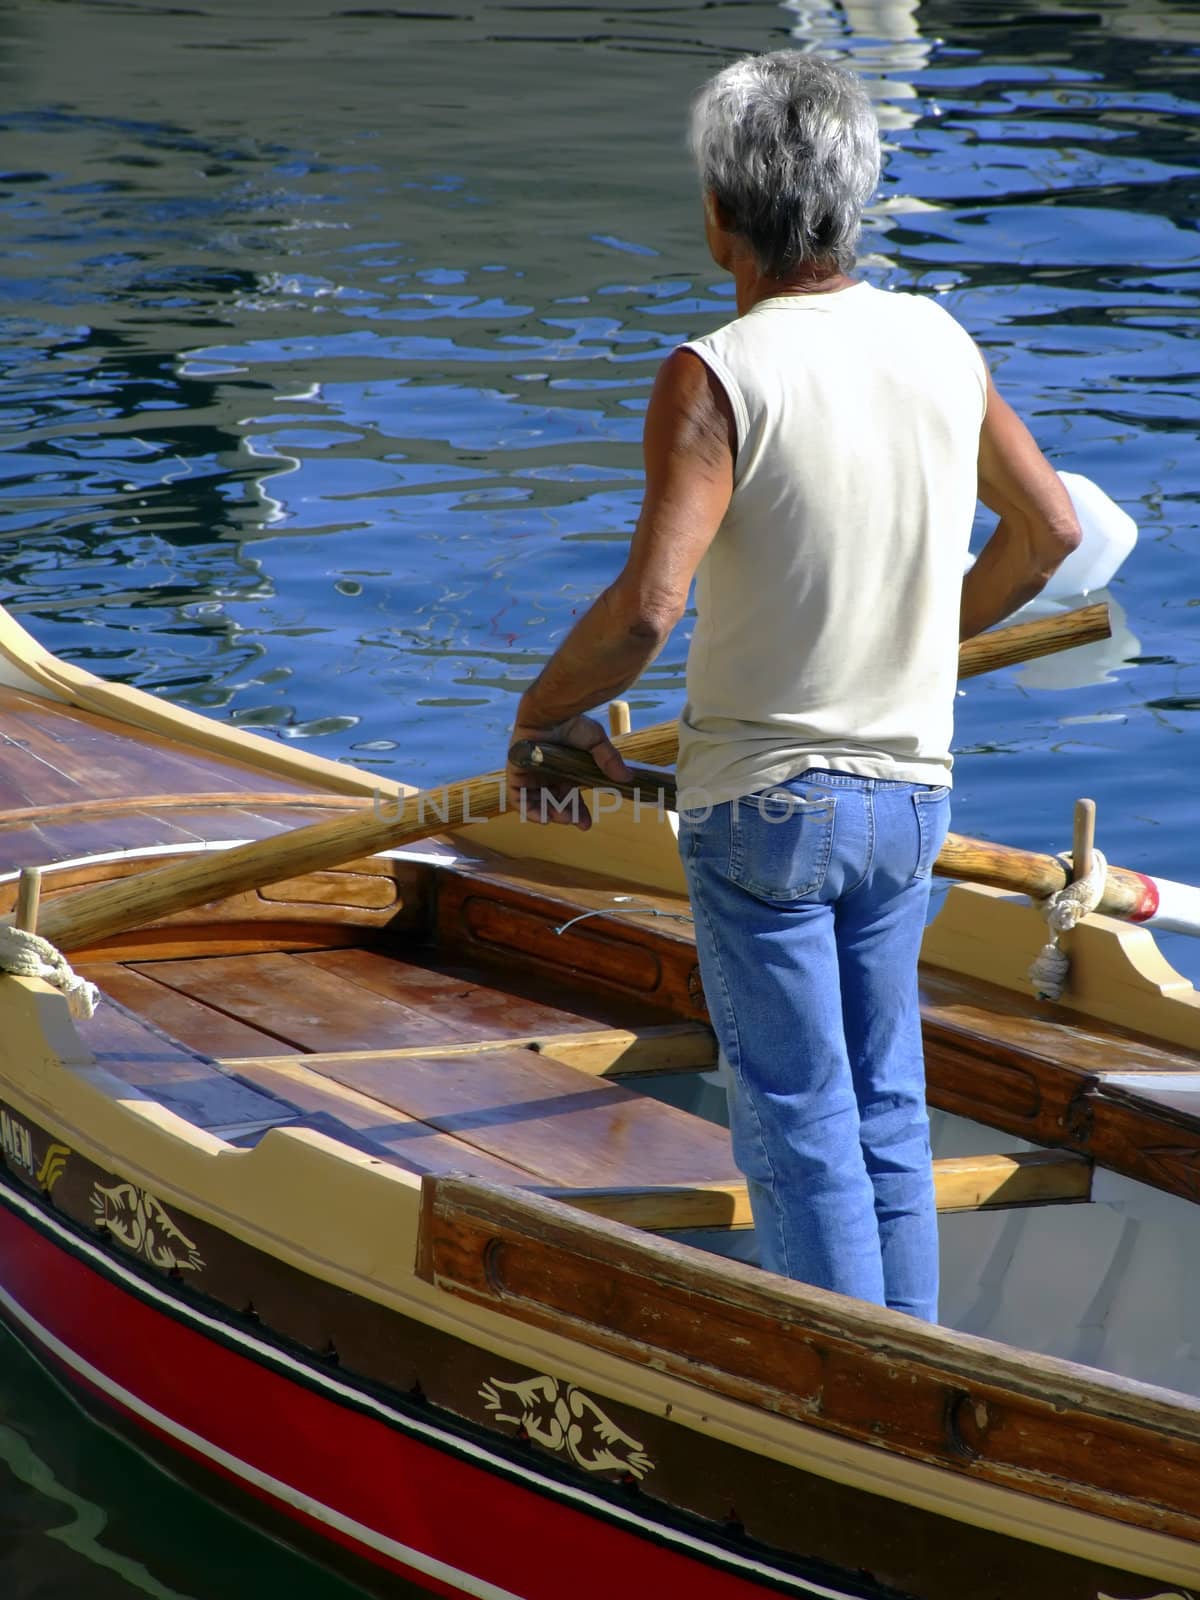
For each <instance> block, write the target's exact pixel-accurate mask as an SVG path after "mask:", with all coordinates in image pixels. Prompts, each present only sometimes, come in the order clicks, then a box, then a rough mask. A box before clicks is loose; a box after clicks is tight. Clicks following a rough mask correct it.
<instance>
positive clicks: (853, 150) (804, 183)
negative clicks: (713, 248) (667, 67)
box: [690, 50, 879, 278]
mask: <svg viewBox="0 0 1200 1600" xmlns="http://www.w3.org/2000/svg"><path fill="white" fill-rule="evenodd" d="M690 143H691V148H692V154H693V156H694V157H695V160H696V165H697V167H698V168H699V169H700V181H701V183H702V184H703V185H704V188H705V189H706V190H711V191H712V193H713V194H714V195H715V196H716V198H717V199H718V200H719V201H720V203H721V205H722V206H723V208H724V209H725V211H726V212H728V214H729V217H730V219H731V221H732V227H733V231H734V232H735V233H738V234H740V235H741V236H742V237H743V238H744V239H745V240H746V242H747V244H748V245H749V246H750V249H751V251H752V252H753V254H754V258H755V261H756V262H757V263H758V266H759V269H760V271H762V272H763V273H765V274H766V275H767V276H769V277H772V278H782V277H785V276H786V275H787V274H788V273H789V272H791V271H794V270H795V268H796V267H798V266H799V265H801V264H802V263H803V262H818V261H833V262H834V263H835V264H836V265H837V267H838V269H839V270H840V271H842V272H848V271H849V269H850V268H851V267H852V266H853V265H854V253H855V248H856V246H857V244H858V233H859V228H860V226H861V224H862V212H863V207H864V206H865V205H866V203H867V201H868V200H869V199H870V198H871V196H872V195H873V194H874V192H875V186H876V184H877V183H878V182H879V126H878V124H877V123H876V121H875V113H874V111H873V110H872V109H871V102H870V99H869V98H868V96H867V92H866V90H865V89H864V88H863V86H862V83H861V82H860V81H859V79H858V78H857V77H856V76H855V74H854V73H852V72H850V71H849V70H848V69H847V68H845V67H840V66H838V65H837V64H836V63H835V62H833V61H829V60H827V59H826V58H825V57H823V56H816V55H809V54H807V53H806V52H804V51H802V50H777V51H775V52H773V53H772V54H771V55H761V56H744V57H743V58H742V59H741V60H740V61H735V62H733V63H732V65H730V66H728V67H726V68H725V69H724V71H722V72H718V73H717V75H716V77H715V78H711V79H710V80H709V82H708V83H706V84H705V85H704V87H703V89H701V91H700V93H699V94H698V95H697V96H696V100H695V103H694V105H693V107H692V124H691V137H690Z"/></svg>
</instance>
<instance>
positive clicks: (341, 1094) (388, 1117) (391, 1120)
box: [239, 1057, 531, 1184]
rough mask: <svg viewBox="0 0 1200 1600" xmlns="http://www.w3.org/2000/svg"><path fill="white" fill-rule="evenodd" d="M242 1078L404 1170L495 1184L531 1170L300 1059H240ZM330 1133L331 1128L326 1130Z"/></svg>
mask: <svg viewBox="0 0 1200 1600" xmlns="http://www.w3.org/2000/svg"><path fill="white" fill-rule="evenodd" d="M239 1073H240V1075H241V1076H243V1077H246V1078H248V1079H249V1080H250V1082H251V1083H254V1084H256V1085H257V1086H258V1087H259V1088H261V1089H265V1090H269V1091H270V1093H271V1094H273V1095H276V1096H278V1097H279V1098H280V1099H281V1100H284V1101H286V1102H288V1103H289V1104H290V1105H292V1106H294V1107H296V1109H297V1110H299V1111H303V1112H306V1113H318V1114H322V1115H324V1116H327V1117H328V1118H329V1119H330V1120H331V1122H332V1123H334V1124H335V1126H336V1128H337V1129H344V1130H345V1132H344V1135H339V1136H344V1137H345V1138H346V1140H347V1142H348V1143H350V1144H353V1145H354V1146H355V1147H356V1148H358V1149H362V1150H368V1151H369V1152H370V1153H371V1154H373V1155H378V1156H379V1157H380V1158H381V1159H386V1160H387V1161H390V1162H391V1163H392V1164H394V1165H396V1166H401V1167H404V1168H405V1169H406V1170H407V1171H409V1172H418V1173H427V1172H433V1173H443V1172H459V1173H470V1174H471V1175H472V1176H476V1177H481V1178H489V1179H492V1180H495V1181H498V1182H504V1183H516V1184H528V1183H529V1182H530V1181H531V1177H530V1174H529V1173H527V1172H525V1171H524V1170H523V1169H522V1168H520V1167H517V1166H514V1165H513V1164H512V1163H510V1162H507V1161H502V1160H500V1159H498V1158H497V1157H495V1156H490V1155H488V1154H487V1153H486V1152H485V1151H482V1150H478V1149H475V1148H473V1147H472V1146H470V1145H466V1144H463V1143H462V1141H461V1140H459V1139H455V1138H453V1137H452V1136H450V1135H448V1134H444V1133H439V1132H438V1131H437V1129H436V1128H432V1127H430V1126H429V1124H428V1123H425V1122H421V1121H420V1120H419V1119H418V1118H416V1117H409V1116H406V1115H405V1114H404V1112H402V1111H397V1110H396V1108H395V1107H394V1106H389V1105H386V1104H385V1103H384V1102H383V1101H382V1100H376V1099H374V1098H373V1097H372V1096H371V1095H367V1094H362V1093H361V1092H359V1091H357V1090H354V1089H349V1088H347V1087H345V1086H344V1085H342V1084H338V1083H332V1082H330V1080H329V1079H328V1078H327V1077H323V1076H322V1075H321V1074H320V1073H319V1072H314V1071H313V1070H312V1069H311V1068H309V1067H307V1066H306V1065H305V1064H304V1058H303V1057H301V1058H299V1059H291V1058H288V1059H285V1060H281V1061H269V1060H259V1061H251V1062H245V1063H243V1064H242V1065H241V1066H240V1067H239ZM330 1131H331V1132H332V1131H334V1130H333V1129H331V1130H330Z"/></svg>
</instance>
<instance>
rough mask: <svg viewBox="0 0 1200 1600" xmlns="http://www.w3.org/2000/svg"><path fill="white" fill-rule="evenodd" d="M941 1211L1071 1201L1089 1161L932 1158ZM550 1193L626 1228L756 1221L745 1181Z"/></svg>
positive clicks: (1083, 1191)
mask: <svg viewBox="0 0 1200 1600" xmlns="http://www.w3.org/2000/svg"><path fill="white" fill-rule="evenodd" d="M933 1180H934V1188H935V1191H936V1194H937V1208H938V1210H939V1211H994V1210H1001V1209H1005V1208H1008V1207H1012V1206H1029V1205H1072V1204H1077V1203H1078V1202H1080V1201H1084V1200H1087V1199H1088V1198H1089V1196H1090V1194H1091V1186H1092V1163H1091V1162H1090V1161H1087V1160H1085V1159H1084V1157H1082V1156H1076V1155H1072V1154H1070V1153H1068V1152H1063V1151H1052V1150H1031V1151H1025V1152H1022V1153H1021V1154H1019V1155H1011V1156H957V1157H953V1158H950V1159H947V1160H941V1161H935V1162H934V1163H933ZM553 1198H554V1199H556V1200H562V1201H564V1202H565V1203H566V1204H567V1205H572V1206H578V1207H579V1208H580V1210H582V1211H590V1212H592V1213H594V1214H595V1215H596V1216H600V1217H608V1218H609V1219H610V1220H611V1221H613V1222H623V1223H625V1224H626V1226H627V1227H631V1228H647V1229H649V1230H651V1231H652V1232H655V1231H657V1232H666V1231H672V1230H677V1229H684V1228H750V1227H753V1226H754V1218H753V1215H752V1214H751V1210H750V1197H749V1194H748V1193H747V1190H746V1185H745V1184H744V1183H723V1184H697V1185H694V1186H692V1187H688V1188H670V1187H668V1186H666V1185H662V1184H654V1185H652V1186H647V1187H643V1188H635V1187H629V1188H623V1189H617V1188H609V1189H591V1190H587V1191H583V1190H567V1189H561V1190H558V1191H557V1192H555V1193H554V1195H553Z"/></svg>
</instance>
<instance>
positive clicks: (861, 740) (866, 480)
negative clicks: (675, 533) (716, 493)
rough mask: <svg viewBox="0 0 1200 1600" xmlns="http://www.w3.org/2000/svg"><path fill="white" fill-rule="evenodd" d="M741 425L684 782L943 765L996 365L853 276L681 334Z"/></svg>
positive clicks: (689, 709) (919, 308) (682, 750)
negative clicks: (830, 288) (983, 433)
mask: <svg viewBox="0 0 1200 1600" xmlns="http://www.w3.org/2000/svg"><path fill="white" fill-rule="evenodd" d="M684 348H685V349H688V350H692V351H694V352H695V354H696V355H698V356H699V357H700V358H701V359H702V360H703V361H704V362H705V363H706V364H707V365H708V366H709V367H710V368H711V369H712V371H713V372H714V373H715V375H716V376H717V378H718V379H719V380H720V382H721V384H722V386H723V388H724V389H725V392H726V393H727V395H728V396H729V401H730V404H731V406H732V408H733V415H734V419H735V422H736V425H737V458H736V461H735V465H734V490H733V498H732V500H731V502H730V505H729V509H728V511H727V512H726V514H725V518H724V521H723V522H722V523H721V526H720V528H719V530H718V531H717V534H716V537H715V538H714V540H713V542H712V544H711V545H710V547H709V549H708V551H707V553H706V554H705V556H704V559H703V561H702V562H701V563H700V567H699V569H698V571H697V574H696V611H697V621H696V627H695V632H694V634H693V636H692V642H691V648H690V650H689V652H688V665H687V704H686V705H685V707H684V710H683V715H682V719H681V723H680V737H679V764H678V778H679V784H680V788H681V791H686V792H685V793H682V794H681V803H682V804H683V805H684V806H699V805H704V804H711V805H716V804H719V803H720V802H722V801H725V800H733V799H736V798H737V797H738V796H740V795H747V794H754V793H756V792H757V791H758V790H760V789H765V788H768V787H770V786H771V785H772V784H776V783H781V782H784V781H786V780H787V779H788V778H791V777H794V776H795V775H796V774H797V773H799V772H802V771H804V770H805V769H806V768H809V767H822V768H832V769H835V770H837V771H840V772H849V773H853V774H856V775H859V776H863V777H875V778H897V779H901V780H904V781H907V782H913V783H928V784H943V783H949V781H950V777H949V774H950V767H951V756H950V739H951V733H952V726H953V709H954V692H955V685H956V682H957V661H958V613H959V597H960V593H961V588H962V576H963V567H964V564H965V558H966V552H967V543H968V539H969V537H970V532H971V524H972V522H973V520H974V514H975V503H976V481H977V480H976V466H977V459H978V452H979V431H980V426H981V424H982V422H983V413H984V405H985V401H986V395H987V374H986V370H985V367H984V364H983V360H982V358H981V356H980V355H979V352H978V351H977V350H976V348H975V346H974V344H973V343H972V341H971V339H970V337H969V336H968V335H967V334H966V332H965V331H964V330H963V329H962V328H961V327H960V326H959V325H958V323H957V322H955V321H954V319H953V317H951V316H950V315H949V314H948V313H947V312H946V311H944V310H943V309H942V307H941V306H939V305H937V304H936V303H935V302H934V301H932V300H928V299H923V298H921V297H919V296H915V295H907V294H893V293H888V292H886V291H883V290H879V289H875V288H873V287H871V285H869V284H866V283H857V284H855V285H853V286H852V287H851V288H849V289H843V290H840V291H838V292H837V293H835V294H809V295H791V296H781V297H779V298H777V299H773V300H765V301H761V302H760V303H759V304H758V305H756V306H755V307H754V308H753V309H752V310H751V311H750V312H748V313H747V315H746V316H744V317H739V318H738V319H737V321H735V322H731V323H729V324H727V325H726V326H725V327H723V328H720V329H718V330H717V332H715V333H711V334H708V335H706V336H705V337H704V338H702V339H697V340H696V341H694V342H693V343H690V344H688V345H686V346H684Z"/></svg>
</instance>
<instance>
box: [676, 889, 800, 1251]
mask: <svg viewBox="0 0 1200 1600" xmlns="http://www.w3.org/2000/svg"><path fill="white" fill-rule="evenodd" d="M691 890H692V896H691V898H692V907H693V910H695V911H698V912H699V914H700V916H701V917H702V918H703V919H704V926H705V929H706V931H707V933H708V941H709V945H710V947H711V949H712V953H713V966H714V967H715V969H716V976H717V982H718V983H719V984H720V987H721V1008H722V1011H723V1012H724V1015H725V1022H726V1026H727V1027H728V1029H729V1034H730V1037H731V1038H732V1040H733V1044H734V1054H733V1058H732V1059H731V1058H730V1057H728V1056H727V1057H726V1060H727V1061H728V1062H729V1069H730V1071H731V1072H732V1073H733V1074H734V1075H735V1076H736V1078H737V1080H738V1087H739V1091H740V1093H741V1096H742V1104H743V1106H745V1107H746V1109H747V1110H748V1111H749V1113H750V1116H751V1118H752V1120H753V1123H754V1135H755V1138H756V1139H757V1140H758V1146H759V1149H760V1150H761V1151H762V1156H763V1160H764V1161H765V1162H766V1164H767V1170H768V1171H769V1172H770V1174H771V1188H770V1195H771V1220H772V1222H773V1223H774V1226H775V1234H776V1241H777V1244H778V1247H779V1256H780V1259H781V1260H782V1261H783V1263H784V1265H785V1267H787V1266H788V1265H789V1264H790V1262H789V1255H788V1240H787V1230H786V1228H785V1227H784V1226H783V1215H782V1211H781V1208H780V1205H779V1201H778V1197H777V1191H778V1187H779V1175H778V1173H777V1172H776V1170H775V1163H774V1162H773V1161H772V1159H771V1148H770V1145H769V1144H768V1142H767V1138H766V1134H765V1132H764V1130H763V1124H762V1118H761V1117H760V1116H759V1114H758V1106H757V1105H756V1103H755V1100H754V1096H753V1095H752V1094H751V1093H750V1092H749V1090H748V1089H747V1086H746V1080H745V1076H744V1075H743V1072H742V1040H741V1035H740V1034H739V1032H738V1025H737V1012H736V1010H735V1008H734V1005H733V1001H732V999H731V998H730V994H729V984H728V982H727V981H726V978H725V968H724V965H723V963H722V961H721V947H720V944H719V943H718V941H717V938H716V934H715V932H714V930H713V921H712V918H711V917H710V916H709V913H708V907H707V906H706V905H705V904H704V895H703V891H702V888H701V885H700V875H699V873H696V874H694V876H693V881H692V885H691ZM742 892H743V893H745V891H744V890H743V891H742ZM710 1009H711V1008H710Z"/></svg>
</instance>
